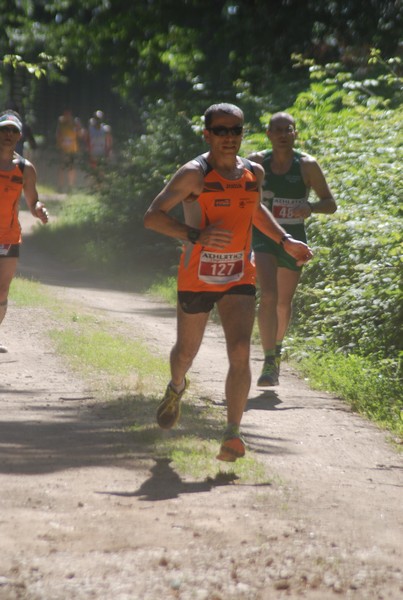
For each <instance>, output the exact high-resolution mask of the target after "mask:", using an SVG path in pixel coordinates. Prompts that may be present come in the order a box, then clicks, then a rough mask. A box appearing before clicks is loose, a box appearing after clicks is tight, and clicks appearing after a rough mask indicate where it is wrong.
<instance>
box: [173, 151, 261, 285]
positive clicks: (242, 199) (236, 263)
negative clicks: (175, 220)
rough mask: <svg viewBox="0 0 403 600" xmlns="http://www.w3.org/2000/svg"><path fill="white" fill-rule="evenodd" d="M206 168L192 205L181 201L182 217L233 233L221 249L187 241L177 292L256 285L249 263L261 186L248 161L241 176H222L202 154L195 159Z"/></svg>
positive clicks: (252, 269) (193, 222)
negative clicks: (237, 177)
mask: <svg viewBox="0 0 403 600" xmlns="http://www.w3.org/2000/svg"><path fill="white" fill-rule="evenodd" d="M195 160H196V161H197V162H198V163H199V164H200V165H201V168H202V169H203V171H204V174H205V175H204V188H203V191H202V193H201V194H200V196H199V197H198V198H197V200H195V201H194V202H191V203H189V204H188V203H183V208H184V213H185V221H186V223H187V224H188V225H190V226H191V227H195V228H197V229H204V228H205V227H207V226H208V225H211V224H213V223H217V224H219V225H218V226H219V227H221V228H222V229H227V230H230V231H232V232H233V238H232V241H231V243H230V244H229V245H228V246H227V247H226V248H224V249H222V250H219V251H218V250H216V249H213V248H209V247H207V246H201V245H200V244H195V245H193V244H191V243H190V242H189V243H185V244H184V246H183V251H182V255H181V259H180V263H179V271H178V290H179V291H192V292H221V291H226V290H228V289H229V288H231V287H233V286H235V285H244V284H252V285H255V266H254V264H253V262H252V250H251V238H252V221H253V216H254V213H255V210H256V207H257V204H258V202H259V190H258V185H257V180H256V176H255V174H254V173H253V171H252V167H251V164H250V163H249V161H247V160H243V162H244V170H243V174H242V176H241V177H240V178H239V179H225V178H224V177H222V176H221V175H219V174H218V173H217V172H216V171H215V170H214V169H212V168H211V167H210V165H209V164H208V163H207V161H206V159H205V158H204V156H199V157H197V158H196V159H195Z"/></svg>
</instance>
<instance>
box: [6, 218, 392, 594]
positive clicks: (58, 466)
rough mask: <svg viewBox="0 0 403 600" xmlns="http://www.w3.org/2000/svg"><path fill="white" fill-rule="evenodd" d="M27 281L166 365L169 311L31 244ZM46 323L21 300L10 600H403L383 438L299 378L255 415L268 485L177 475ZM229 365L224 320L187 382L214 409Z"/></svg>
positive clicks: (9, 467) (11, 464) (13, 387)
mask: <svg viewBox="0 0 403 600" xmlns="http://www.w3.org/2000/svg"><path fill="white" fill-rule="evenodd" d="M28 218H29V216H28ZM20 271H21V273H22V274H24V275H28V274H32V275H33V276H34V278H35V279H38V280H40V281H43V282H44V283H45V284H46V285H48V286H49V289H50V290H51V291H52V293H55V294H57V295H59V296H60V298H62V299H63V301H70V300H72V301H74V302H80V303H82V304H83V305H85V306H89V307H92V309H93V310H94V311H100V312H101V314H104V315H109V316H110V318H111V319H112V320H114V321H115V322H116V324H117V327H119V328H120V329H121V327H122V323H123V324H125V329H126V330H127V331H128V335H132V336H141V337H143V338H144V339H145V340H147V343H148V344H149V346H150V347H151V348H152V349H154V350H155V351H156V352H160V353H161V354H162V355H163V356H166V355H167V353H168V349H169V347H170V345H171V343H172V341H173V337H174V328H175V320H174V311H173V310H172V309H171V308H169V307H167V306H165V305H163V304H161V303H159V302H156V301H151V300H150V299H148V298H144V297H142V296H140V295H136V294H126V293H122V292H118V291H110V290H108V289H107V287H106V286H102V284H100V283H99V282H94V283H93V284H91V283H89V280H88V279H87V278H86V276H85V275H84V274H82V273H71V272H66V271H61V270H60V266H59V265H57V264H55V263H52V261H51V260H49V259H45V257H41V256H38V255H37V254H35V252H34V250H33V249H32V248H31V244H30V241H29V239H28V238H26V242H25V246H24V255H23V258H22V260H21V268H20ZM50 326H51V324H50V323H48V320H47V315H46V312H45V311H43V310H41V309H37V308H36V309H34V308H31V309H27V308H17V307H15V306H13V303H12V301H11V303H10V309H9V312H8V315H7V317H6V320H5V321H4V323H3V325H2V328H1V331H2V340H4V342H5V343H6V344H7V345H8V347H9V350H10V352H9V353H8V354H5V355H0V373H1V383H0V409H1V415H2V418H1V421H0V490H1V491H0V509H1V510H0V556H1V561H0V600H11V599H21V600H22V599H27V600H39V599H41V600H84V599H85V600H87V599H95V600H110V599H112V598H113V599H114V600H160V599H161V598H164V599H169V598H173V599H180V600H220V599H221V600H229V599H232V598H234V599H235V598H236V599H242V600H246V599H248V600H249V599H250V600H277V599H281V598H289V599H291V600H294V599H297V598H309V599H318V600H327V599H328V598H335V597H342V598H354V599H360V600H368V599H372V598H374V599H393V600H400V599H401V598H402V597H403V508H402V507H403V494H402V491H403V459H402V455H401V454H400V455H399V454H398V453H397V452H395V450H394V449H393V447H392V446H391V445H390V444H389V443H388V441H387V436H386V435H385V434H384V433H382V432H380V431H379V430H378V429H377V428H376V427H375V426H373V425H371V424H370V423H368V422H366V421H365V420H363V419H361V418H360V417H358V416H357V415H354V414H352V413H351V412H350V411H349V410H348V409H347V408H346V407H345V405H344V404H343V403H342V402H341V401H340V400H338V399H337V398H333V397H331V396H329V395H327V394H325V393H318V392H312V391H310V390H309V389H308V388H307V387H306V385H305V384H304V382H302V381H301V380H299V379H298V378H297V377H296V376H295V375H294V374H293V373H292V371H291V370H290V369H289V368H287V367H286V368H284V369H283V375H282V380H281V385H280V387H278V388H277V389H276V390H275V391H272V392H265V393H262V392H261V391H259V390H258V389H257V388H256V387H255V386H253V387H252V389H251V393H250V399H249V403H248V408H247V411H246V414H245V417H244V433H245V437H246V440H247V444H248V447H249V448H250V450H251V451H252V452H254V453H255V454H256V456H258V457H259V460H261V461H263V462H264V464H265V465H266V468H267V472H268V475H269V477H270V480H271V482H272V483H271V484H270V485H263V486H252V485H251V486H240V485H214V484H213V483H211V482H209V481H206V480H204V479H200V480H193V479H191V478H187V479H181V478H180V477H179V476H178V475H177V474H176V473H175V472H174V471H173V470H172V468H171V466H170V465H169V463H167V462H166V461H163V460H160V459H158V458H157V457H156V456H153V455H151V454H150V453H149V452H145V451H144V448H142V447H141V444H139V443H138V442H136V439H135V438H133V436H130V435H129V433H128V432H127V431H126V430H125V429H124V427H122V424H121V423H119V422H116V421H110V420H108V418H107V416H106V415H104V414H103V413H102V412H100V411H99V410H97V409H96V407H97V400H98V399H97V397H96V394H95V393H94V391H93V390H91V389H88V388H87V387H86V384H85V382H83V381H81V380H80V379H79V378H78V377H77V376H75V375H74V374H72V373H71V372H69V371H68V369H67V368H66V367H65V366H64V364H63V362H62V361H61V359H60V358H59V357H58V356H57V355H55V353H54V351H53V348H52V345H51V343H50V342H49V340H48V339H47V336H46V330H47V328H48V327H50ZM259 358H260V352H259V349H258V348H256V349H254V352H253V361H252V368H253V374H254V381H256V378H257V375H258V373H259V370H260V367H261V363H260V360H259ZM226 365H227V362H226V357H225V348H224V345H223V341H222V336H221V333H220V330H219V329H218V328H216V327H214V326H213V325H211V326H209V329H208V332H207V335H206V337H205V340H204V343H203V346H202V350H201V353H200V355H199V357H198V359H197V360H196V362H195V365H194V367H193V369H192V381H194V383H195V387H196V388H197V389H199V390H202V391H203V393H204V394H205V395H208V396H210V397H211V398H213V399H214V402H216V403H217V405H218V406H217V410H224V409H223V406H222V401H223V394H222V390H223V378H224V374H225V370H226ZM190 398H191V396H190ZM189 401H190V400H189ZM153 418H154V417H153V414H150V421H152V420H153ZM161 435H166V434H161ZM168 435H170V434H168ZM217 435H219V432H217ZM218 468H219V465H218V467H217V469H218Z"/></svg>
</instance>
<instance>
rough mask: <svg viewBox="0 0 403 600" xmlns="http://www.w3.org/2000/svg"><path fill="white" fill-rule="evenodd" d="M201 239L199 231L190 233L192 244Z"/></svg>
mask: <svg viewBox="0 0 403 600" xmlns="http://www.w3.org/2000/svg"><path fill="white" fill-rule="evenodd" d="M199 237H200V231H199V230H198V229H190V230H189V233H188V239H189V241H190V242H192V244H194V243H196V242H197V240H198V239H199Z"/></svg>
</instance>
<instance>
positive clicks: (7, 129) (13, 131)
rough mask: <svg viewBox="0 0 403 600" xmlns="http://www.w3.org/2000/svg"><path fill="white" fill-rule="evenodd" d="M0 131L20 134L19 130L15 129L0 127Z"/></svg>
mask: <svg viewBox="0 0 403 600" xmlns="http://www.w3.org/2000/svg"><path fill="white" fill-rule="evenodd" d="M0 131H4V132H5V133H20V132H19V130H18V129H17V128H16V127H7V126H5V127H1V125H0Z"/></svg>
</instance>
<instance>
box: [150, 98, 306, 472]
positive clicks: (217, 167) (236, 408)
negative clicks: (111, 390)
mask: <svg viewBox="0 0 403 600" xmlns="http://www.w3.org/2000/svg"><path fill="white" fill-rule="evenodd" d="M243 124H244V116H243V112H242V110H241V109H240V108H238V107H237V106H235V105H233V104H226V103H221V104H214V105H212V106H210V107H209V108H208V109H207V110H206V112H205V115H204V131H203V134H204V139H205V141H206V142H207V144H208V145H209V150H208V152H206V153H204V154H202V155H200V156H198V157H196V158H195V159H193V160H190V161H189V162H187V163H186V164H185V165H183V166H182V167H181V168H180V169H179V170H178V171H177V172H176V173H175V174H174V175H173V177H172V178H171V179H170V181H169V183H168V184H167V185H166V186H165V187H164V189H163V190H162V191H161V192H160V193H159V194H158V195H157V197H156V198H155V199H154V201H153V202H152V203H151V205H150V207H149V208H148V210H147V212H146V214H145V216H144V224H145V227H146V228H149V229H153V230H155V231H158V232H159V233H162V234H164V235H167V236H169V237H173V238H178V239H180V240H182V241H183V242H184V246H183V252H182V256H181V259H180V265H179V271H178V305H177V321H178V322H177V339H176V343H175V345H174V346H173V348H172V350H171V354H170V365H171V381H170V383H169V384H168V386H167V389H166V392H165V395H164V397H163V399H162V400H161V402H160V404H159V407H158V410H157V422H158V424H159V426H160V427H161V428H163V429H170V428H171V427H173V426H174V425H175V424H176V423H177V421H178V419H179V416H180V400H181V398H182V396H183V394H184V392H185V390H186V389H187V387H188V385H189V382H188V379H187V378H186V374H187V372H188V370H189V369H190V367H191V365H192V362H193V360H194V358H195V357H196V355H197V352H198V350H199V348H200V344H201V342H202V339H203V335H204V331H205V328H206V325H207V322H208V318H209V314H210V311H211V310H212V308H213V306H214V305H215V304H216V305H217V309H218V313H219V315H220V318H221V323H222V327H223V330H224V334H225V339H226V345H227V353H228V359H229V371H228V375H227V379H226V384H225V392H226V402H227V428H226V430H225V432H224V436H223V439H222V443H221V447H220V450H219V453H218V456H217V458H218V459H219V460H224V461H234V460H236V459H237V458H240V457H242V456H244V454H245V443H244V441H243V439H242V437H241V434H240V423H241V419H242V415H243V412H244V408H245V405H246V402H247V398H248V393H249V388H250V383H251V369H250V360H249V359H250V341H251V334H252V327H253V322H254V316H255V291H256V289H255V268H254V265H253V262H252V257H251V242H252V223H253V224H254V225H255V226H256V227H258V228H259V229H261V230H262V231H263V233H264V234H265V235H267V236H269V237H270V238H272V239H273V240H275V242H276V243H277V244H279V245H280V246H284V248H285V249H286V251H287V252H289V253H290V254H291V255H292V256H293V257H294V258H295V259H296V261H297V264H303V263H305V262H307V261H308V260H309V259H310V258H311V257H312V252H311V251H310V249H309V248H308V246H307V245H306V244H304V243H302V242H299V241H296V240H294V239H292V238H291V236H288V235H287V234H286V232H285V230H284V229H283V228H282V227H280V225H278V223H277V222H276V221H275V220H274V219H273V217H272V215H271V213H270V212H269V210H268V209H267V208H266V207H264V206H263V205H262V204H261V202H260V199H261V184H262V181H263V177H264V171H263V168H262V167H261V166H260V165H258V164H256V163H252V162H250V161H248V160H246V159H242V158H240V157H239V156H238V151H239V148H240V146H241V141H242V133H243ZM179 204H182V207H183V212H184V222H182V221H181V220H178V219H176V218H175V217H173V216H171V215H170V214H169V213H170V211H171V210H172V209H173V208H174V207H176V206H177V205H179Z"/></svg>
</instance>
